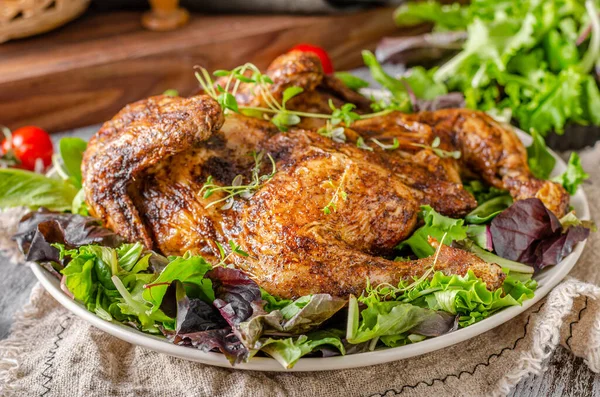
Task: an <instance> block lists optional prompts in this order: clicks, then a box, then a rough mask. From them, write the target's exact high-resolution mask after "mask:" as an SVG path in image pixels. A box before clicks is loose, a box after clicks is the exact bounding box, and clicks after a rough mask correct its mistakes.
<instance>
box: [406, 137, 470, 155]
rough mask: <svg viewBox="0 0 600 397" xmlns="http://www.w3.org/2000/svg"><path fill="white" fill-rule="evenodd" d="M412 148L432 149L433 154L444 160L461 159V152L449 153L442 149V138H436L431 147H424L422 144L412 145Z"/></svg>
mask: <svg viewBox="0 0 600 397" xmlns="http://www.w3.org/2000/svg"><path fill="white" fill-rule="evenodd" d="M412 146H417V147H422V148H425V149H431V150H433V152H434V153H435V154H436V155H437V156H438V157H440V158H442V159H447V158H453V159H457V160H458V159H459V158H460V156H461V153H460V150H455V151H453V152H449V151H448V150H444V149H440V147H439V146H440V137H439V136H436V137H435V139H434V140H433V142H432V143H431V145H422V144H420V143H412Z"/></svg>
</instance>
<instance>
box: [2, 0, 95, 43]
mask: <svg viewBox="0 0 600 397" xmlns="http://www.w3.org/2000/svg"><path fill="white" fill-rule="evenodd" d="M89 3H90V0H0V43H3V42H5V41H8V40H11V39H16V38H21V37H27V36H32V35H34V34H38V33H43V32H47V31H49V30H52V29H54V28H57V27H59V26H61V25H63V24H65V23H67V22H69V21H71V20H73V19H75V18H76V17H78V16H79V15H80V14H81V13H83V12H84V11H85V9H86V8H87V6H88V5H89Z"/></svg>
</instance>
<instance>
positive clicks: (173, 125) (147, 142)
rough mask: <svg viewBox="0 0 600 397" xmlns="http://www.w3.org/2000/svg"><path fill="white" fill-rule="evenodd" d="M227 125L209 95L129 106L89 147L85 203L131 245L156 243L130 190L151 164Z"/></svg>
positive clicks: (163, 98) (151, 100) (157, 99)
mask: <svg viewBox="0 0 600 397" xmlns="http://www.w3.org/2000/svg"><path fill="white" fill-rule="evenodd" d="M222 124H223V115H222V112H221V108H220V107H219V105H218V104H217V103H216V102H215V101H214V100H213V99H211V98H210V97H207V96H199V97H194V98H190V99H183V98H173V97H168V96H156V97H150V98H148V99H145V100H142V101H139V102H136V103H133V104H131V105H128V106H127V107H125V108H124V109H123V110H122V111H121V112H119V113H118V114H117V115H116V116H115V117H114V118H113V119H112V120H111V121H108V122H107V123H105V124H104V125H103V126H102V128H101V129H100V131H98V133H97V134H96V135H95V136H94V137H92V139H91V140H90V142H89V144H88V149H87V150H86V152H85V154H84V157H83V163H82V172H83V185H84V191H85V196H86V202H87V203H88V204H89V205H90V208H91V210H92V213H93V214H94V215H96V216H98V217H100V218H101V219H103V220H104V221H106V223H107V225H108V226H109V227H111V228H113V229H114V230H115V231H116V232H117V233H119V234H121V235H122V236H124V237H125V238H126V239H128V240H131V241H142V242H143V243H144V244H145V245H146V246H147V247H152V245H153V242H152V239H151V237H150V234H149V233H148V231H147V228H146V226H145V224H144V222H143V220H142V218H141V216H140V214H139V212H138V210H137V208H136V206H135V205H134V203H133V201H132V198H131V194H132V193H135V192H132V191H131V190H130V189H129V188H130V186H131V184H132V183H133V182H134V181H135V180H136V178H139V177H140V176H141V175H142V173H143V172H144V171H146V170H147V169H148V168H150V167H151V166H152V165H155V164H157V163H159V162H160V161H162V160H164V159H165V158H168V157H170V156H172V155H175V154H177V153H180V152H183V151H186V150H188V149H190V148H191V147H192V146H193V145H194V144H197V143H199V142H201V141H203V140H205V139H207V138H208V137H209V136H210V135H211V134H212V132H213V131H214V130H218V129H219V128H220V127H221V125H222Z"/></svg>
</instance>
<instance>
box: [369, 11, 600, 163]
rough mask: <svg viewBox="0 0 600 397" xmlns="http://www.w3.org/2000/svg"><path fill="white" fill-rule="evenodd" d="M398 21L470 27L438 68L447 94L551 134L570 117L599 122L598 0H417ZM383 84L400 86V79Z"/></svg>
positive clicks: (575, 120)
mask: <svg viewBox="0 0 600 397" xmlns="http://www.w3.org/2000/svg"><path fill="white" fill-rule="evenodd" d="M394 20H395V21H396V24H397V25H398V26H413V25H416V24H420V23H423V22H430V23H433V25H434V27H433V30H434V31H435V32H437V34H442V32H447V31H453V32H454V33H458V32H467V35H468V39H467V40H466V42H465V43H464V45H463V48H462V51H460V52H458V54H456V55H455V56H454V57H453V58H451V59H450V60H448V61H447V62H445V63H443V64H442V65H441V66H440V67H439V69H437V70H433V71H434V78H435V80H436V82H438V83H441V84H443V85H445V86H446V91H447V92H456V91H457V92H461V93H463V94H464V96H465V97H466V104H467V107H470V108H474V109H479V110H484V111H489V112H491V113H493V114H505V115H509V116H510V115H512V118H513V119H514V120H515V121H516V122H517V124H518V125H519V126H520V127H521V128H522V129H523V130H525V131H530V130H535V131H537V132H538V133H540V134H542V135H544V136H545V135H547V133H549V132H550V131H555V132H557V133H559V134H562V133H563V132H564V129H565V126H566V125H568V124H571V123H579V124H594V125H597V126H598V125H600V116H599V114H600V91H599V90H598V84H597V82H596V79H595V78H594V76H593V75H592V74H591V73H593V70H592V69H593V66H594V65H597V64H598V61H599V59H600V18H599V16H598V4H597V2H595V1H593V0H587V1H585V2H584V1H570V0H548V1H543V2H540V1H537V0H523V1H518V0H506V1H501V2H497V1H487V0H482V1H471V2H468V3H467V4H464V5H460V4H458V3H455V4H450V5H446V4H441V3H440V2H439V1H431V0H429V1H419V2H417V1H410V2H406V3H404V4H402V5H401V6H400V7H399V8H398V9H397V10H396V12H395V14H394ZM426 49H427V48H425V50H426ZM432 49H434V50H437V48H436V47H435V45H432ZM399 51H401V48H399ZM438 52H439V51H438ZM440 53H441V52H440ZM393 55H394V54H390V53H389V51H388V53H387V55H386V57H387V58H390V57H392V58H393ZM365 64H367V66H369V67H371V65H372V62H371V63H367V62H366V60H365ZM377 74H380V73H379V72H377ZM374 75H375V74H374ZM382 85H383V86H384V87H386V88H388V89H390V91H392V92H393V90H392V88H393V86H394V83H393V82H390V81H387V82H386V84H383V83H382ZM391 87H392V88H391ZM509 118H510V117H509ZM534 172H535V171H534ZM543 172H545V171H543Z"/></svg>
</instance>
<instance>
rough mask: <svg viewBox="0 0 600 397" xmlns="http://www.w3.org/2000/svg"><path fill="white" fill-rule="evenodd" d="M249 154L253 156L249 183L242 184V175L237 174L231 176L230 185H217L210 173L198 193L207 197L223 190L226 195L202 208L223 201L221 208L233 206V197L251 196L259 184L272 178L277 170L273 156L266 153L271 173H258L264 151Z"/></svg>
mask: <svg viewBox="0 0 600 397" xmlns="http://www.w3.org/2000/svg"><path fill="white" fill-rule="evenodd" d="M251 154H252V157H254V167H253V168H252V181H250V183H248V184H247V185H244V184H243V182H244V177H243V175H237V176H236V177H235V178H233V181H232V182H231V186H219V185H217V184H215V183H214V182H213V177H212V175H211V176H209V177H208V178H207V179H206V182H205V183H204V185H203V186H202V189H200V194H202V197H203V198H205V199H207V198H209V197H210V196H211V195H212V194H213V193H215V192H225V193H227V195H226V196H225V197H223V198H220V199H219V200H215V201H213V202H211V203H209V204H208V205H206V207H204V208H209V207H212V206H214V205H216V204H218V203H222V202H225V204H224V205H223V206H222V207H221V209H222V210H228V209H230V208H231V207H232V206H233V203H234V199H235V197H236V196H240V197H242V198H245V199H248V198H250V197H252V195H253V194H254V193H255V192H256V191H257V190H258V189H259V188H260V187H261V186H263V185H264V184H265V183H266V182H268V181H269V180H271V178H273V176H274V175H275V172H277V168H276V166H275V160H273V157H271V155H270V154H268V153H267V157H268V158H269V160H270V161H271V166H272V170H271V173H270V174H265V175H259V174H260V169H261V166H262V162H263V158H264V152H262V151H261V152H258V153H256V152H252V153H251Z"/></svg>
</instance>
